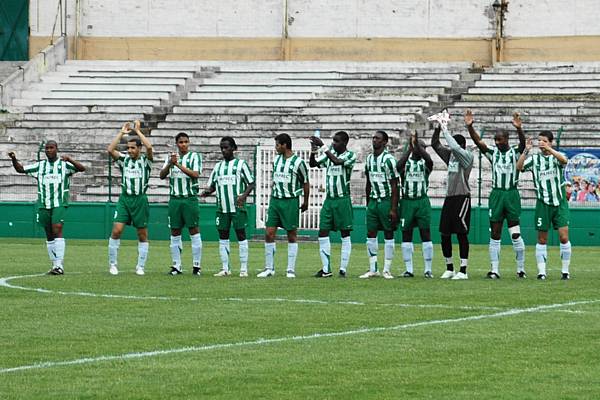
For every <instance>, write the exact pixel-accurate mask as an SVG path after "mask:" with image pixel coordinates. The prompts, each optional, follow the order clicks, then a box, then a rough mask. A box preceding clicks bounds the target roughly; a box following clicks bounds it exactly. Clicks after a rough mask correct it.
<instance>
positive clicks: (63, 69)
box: [12, 61, 199, 108]
mask: <svg viewBox="0 0 600 400" xmlns="http://www.w3.org/2000/svg"><path fill="white" fill-rule="evenodd" d="M197 75H199V72H198V69H197V68H195V67H192V66H187V67H186V66H176V67H161V68H158V69H157V68H154V67H151V66H150V67H149V66H148V65H147V64H144V63H137V62H134V63H127V62H123V63H121V64H120V65H118V64H114V63H97V64H95V66H94V67H90V66H89V65H88V64H86V63H80V62H77V61H68V62H67V63H66V64H65V65H61V66H58V67H57V69H56V71H55V72H51V73H48V74H46V75H44V76H43V77H42V79H41V81H40V82H37V83H32V84H30V85H29V87H28V88H27V89H26V90H24V91H23V92H22V93H21V97H20V98H19V99H15V100H13V103H12V106H14V107H17V108H18V107H21V108H24V107H34V106H48V105H50V106H52V105H53V106H78V105H79V106H94V105H99V106H103V105H107V106H119V105H121V106H159V105H161V104H165V103H169V102H170V101H171V100H172V98H173V97H175V96H176V95H177V93H179V92H182V91H184V90H185V85H186V82H188V80H192V79H193V78H194V77H195V76H197Z"/></svg>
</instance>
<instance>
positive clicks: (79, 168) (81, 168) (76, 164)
mask: <svg viewBox="0 0 600 400" xmlns="http://www.w3.org/2000/svg"><path fill="white" fill-rule="evenodd" d="M60 159H61V160H63V161H65V162H68V163H71V164H73V166H74V167H75V169H76V170H77V172H83V171H85V167H84V166H83V164H81V163H80V162H79V161H76V160H74V159H73V158H72V157H71V156H67V155H63V156H61V157H60Z"/></svg>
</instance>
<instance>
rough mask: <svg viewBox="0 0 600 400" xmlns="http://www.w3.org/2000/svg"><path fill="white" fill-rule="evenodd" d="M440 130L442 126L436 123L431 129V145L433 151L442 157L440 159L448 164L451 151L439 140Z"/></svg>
mask: <svg viewBox="0 0 600 400" xmlns="http://www.w3.org/2000/svg"><path fill="white" fill-rule="evenodd" d="M441 130H442V128H441V127H440V125H439V124H438V125H437V126H436V127H435V129H434V131H433V135H432V136H431V147H433V151H435V152H436V154H437V155H438V156H439V157H440V158H441V159H442V161H444V162H445V163H446V164H448V163H449V162H450V154H451V153H450V149H448V148H447V147H446V146H444V145H442V143H441V142H440V132H441Z"/></svg>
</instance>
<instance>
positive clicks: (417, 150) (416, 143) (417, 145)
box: [413, 131, 433, 172]
mask: <svg viewBox="0 0 600 400" xmlns="http://www.w3.org/2000/svg"><path fill="white" fill-rule="evenodd" d="M413 148H414V151H415V153H416V154H418V155H420V156H421V158H422V159H423V160H425V166H426V167H427V169H428V170H429V171H430V172H431V171H432V170H433V160H432V159H431V156H430V155H429V153H428V152H427V150H425V148H424V147H423V146H421V142H420V141H419V137H418V134H417V132H416V131H415V136H414V143H413Z"/></svg>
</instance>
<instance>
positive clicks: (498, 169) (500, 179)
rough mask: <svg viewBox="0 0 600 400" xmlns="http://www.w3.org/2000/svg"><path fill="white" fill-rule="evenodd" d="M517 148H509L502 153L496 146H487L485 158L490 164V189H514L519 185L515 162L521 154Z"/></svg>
mask: <svg viewBox="0 0 600 400" xmlns="http://www.w3.org/2000/svg"><path fill="white" fill-rule="evenodd" d="M518 149H519V147H518V146H513V147H510V148H509V149H508V150H507V151H505V152H504V153H503V152H501V151H500V150H499V149H498V148H497V147H496V146H488V151H487V152H486V153H485V157H486V158H487V159H488V160H490V162H491V163H492V189H502V190H509V189H516V188H517V184H518V183H519V171H518V170H517V160H518V159H519V156H520V155H521V153H519V151H518Z"/></svg>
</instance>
